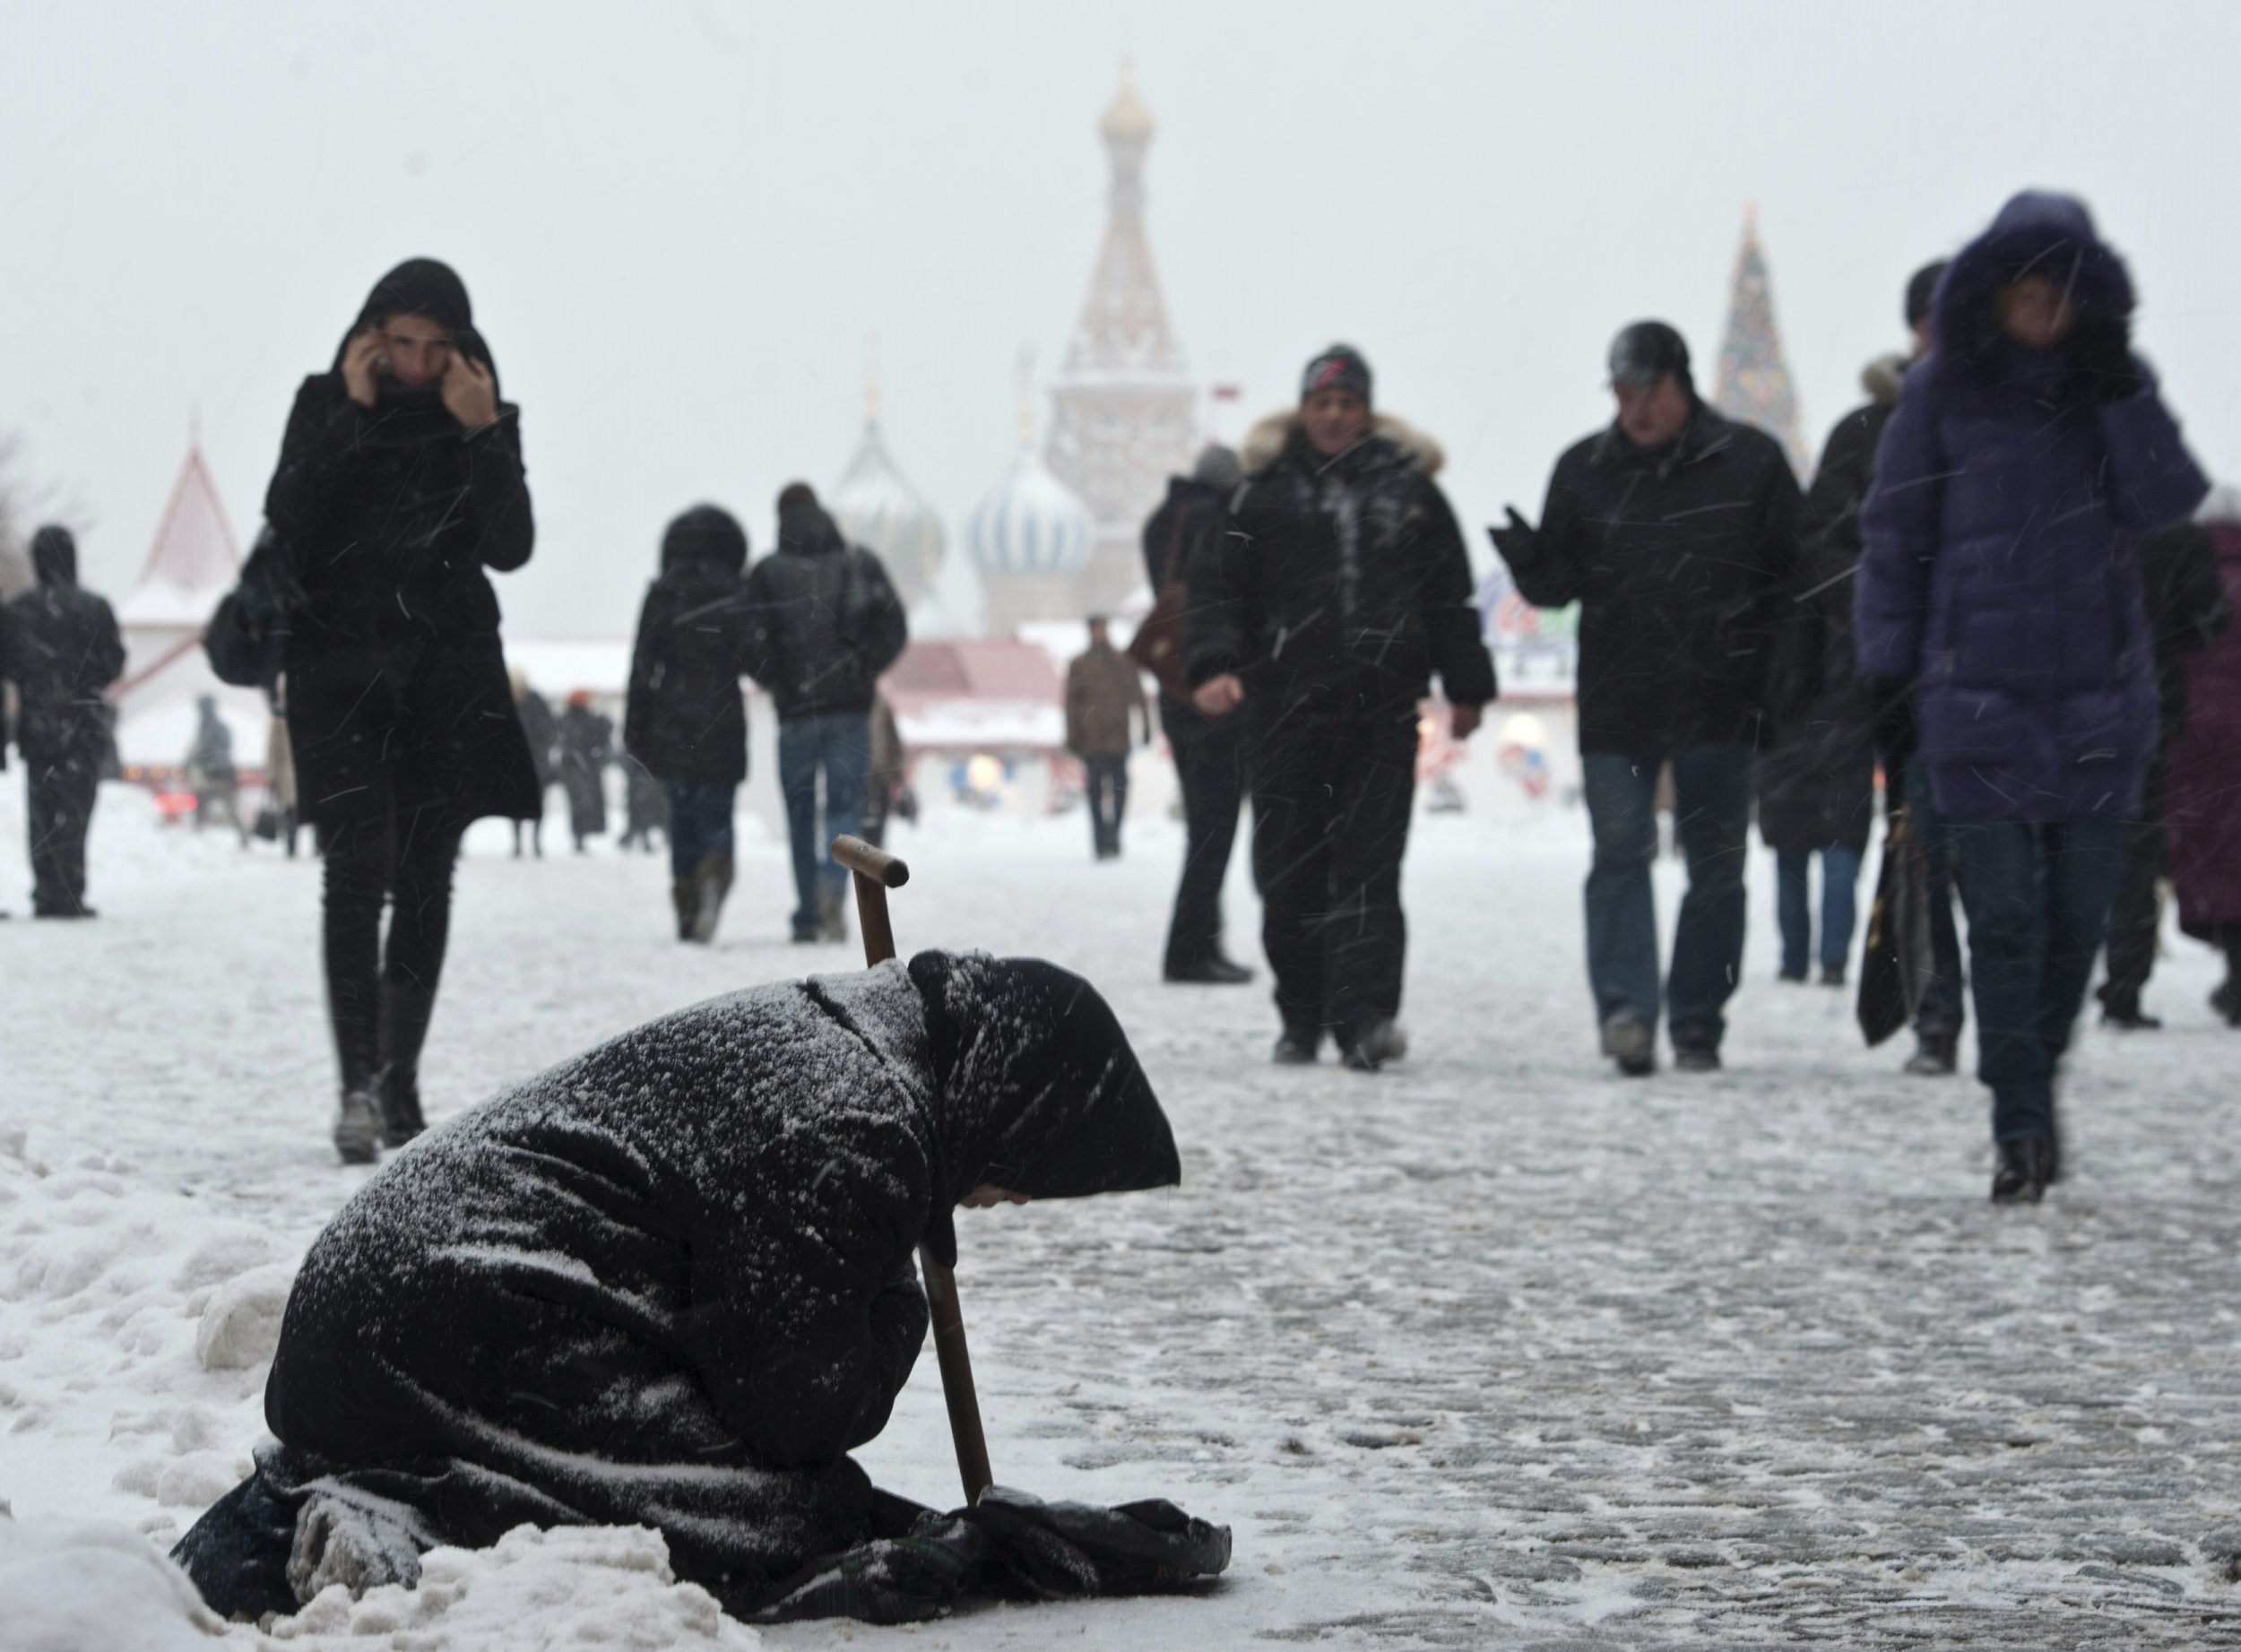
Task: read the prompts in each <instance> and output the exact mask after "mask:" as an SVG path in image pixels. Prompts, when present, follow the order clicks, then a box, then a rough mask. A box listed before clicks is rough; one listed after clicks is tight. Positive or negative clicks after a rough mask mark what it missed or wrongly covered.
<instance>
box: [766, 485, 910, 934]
mask: <svg viewBox="0 0 2241 1652" xmlns="http://www.w3.org/2000/svg"><path fill="white" fill-rule="evenodd" d="M747 597H748V610H749V612H750V613H751V614H752V615H753V616H754V631H753V637H752V642H751V646H752V648H753V650H754V653H755V663H756V670H755V680H756V681H757V682H759V683H760V684H762V686H763V687H764V688H766V689H767V690H769V692H770V696H771V699H772V701H773V702H774V704H775V705H776V706H777V709H778V789H779V791H780V792H781V793H782V794H783V796H784V798H785V801H786V833H787V836H788V837H789V838H790V839H791V840H792V847H793V882H794V893H795V895H796V897H797V901H796V904H795V906H794V911H793V938H794V939H795V940H797V941H814V940H818V939H825V940H839V939H842V938H844V936H845V934H846V932H847V931H846V924H845V921H844V918H843V917H842V910H843V907H842V902H843V899H844V895H846V893H847V889H848V874H847V872H846V871H845V870H844V869H843V868H841V867H838V866H835V865H834V864H833V862H832V860H831V858H830V856H829V854H828V852H827V851H828V848H829V845H830V844H831V843H832V840H833V839H834V838H835V837H836V836H838V835H841V834H842V833H861V831H862V830H863V810H864V773H865V770H866V769H867V767H868V766H869V765H870V761H871V725H870V718H871V696H872V695H873V693H874V692H875V691H876V689H877V688H878V681H879V676H880V673H881V672H883V671H885V670H887V667H889V666H890V665H893V664H894V663H895V662H896V658H897V656H899V655H900V654H901V653H902V652H903V644H904V642H905V641H906V640H907V638H908V636H909V634H910V627H909V624H908V622H907V620H906V619H905V618H904V613H903V603H902V600H901V599H900V598H898V597H897V596H896V594H895V587H894V585H893V584H890V583H889V581H888V579H887V570H886V569H885V568H884V567H881V566H880V565H879V558H877V557H875V556H873V555H872V554H871V552H870V551H868V550H866V549H863V548H862V547H861V546H860V545H851V544H849V543H848V541H846V540H844V539H843V538H842V537H841V531H840V529H839V528H838V527H837V526H835V524H834V522H833V519H832V517H830V516H828V515H826V513H825V510H824V507H823V506H820V505H818V499H817V494H816V492H815V491H814V490H813V489H811V488H810V487H809V483H807V482H792V483H790V484H789V485H788V486H787V487H786V488H785V489H784V490H783V492H781V493H780V494H779V496H778V549H776V550H775V551H774V552H773V553H772V554H771V555H769V556H767V557H765V558H763V559H762V560H761V561H760V562H757V564H756V565H755V566H754V567H753V568H752V569H751V570H749V572H748V576H747ZM820 779H821V780H822V781H823V783H824V789H825V808H824V822H823V824H822V826H820V825H819V824H818V782H819V781H820Z"/></svg>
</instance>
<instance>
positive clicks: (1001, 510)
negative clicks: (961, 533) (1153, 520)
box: [965, 445, 1097, 578]
mask: <svg viewBox="0 0 2241 1652" xmlns="http://www.w3.org/2000/svg"><path fill="white" fill-rule="evenodd" d="M1096 537H1097V524H1096V523H1095V521H1094V520H1093V519H1092V518H1091V516H1090V514H1089V506H1086V505H1085V504H1083V503H1082V500H1081V496H1080V495H1079V494H1077V493H1076V492H1075V491H1074V490H1073V489H1071V488H1069V487H1068V486H1067V485H1066V484H1065V483H1064V482H1062V481H1060V480H1059V479H1058V478H1057V477H1055V476H1053V475H1052V474H1051V469H1050V467H1049V466H1048V465H1046V464H1044V463H1043V455H1042V454H1040V453H1037V452H1036V451H1035V449H1034V446H1033V445H1025V446H1023V447H1021V449H1020V450H1019V454H1018V455H1017V457H1016V458H1014V459H1013V460H1012V462H1011V468H1010V469H1009V470H1008V471H1005V472H1004V475H1003V479H1002V480H999V482H998V483H997V484H996V486H995V487H994V488H992V489H990V490H989V493H988V496H987V497H985V498H983V499H982V501H981V502H980V504H978V505H977V506H973V515H971V516H970V517H968V518H967V519H966V521H965V548H966V549H968V550H970V551H971V552H972V553H973V567H975V568H977V569H978V570H979V571H980V573H981V574H982V576H983V577H985V578H1000V577H1002V576H1003V575H1008V574H1055V575H1065V576H1071V575H1076V574H1078V573H1080V572H1081V571H1082V569H1083V568H1084V567H1086V566H1087V565H1088V562H1089V553H1090V550H1091V549H1092V548H1093V546H1094V544H1095V540H1096Z"/></svg>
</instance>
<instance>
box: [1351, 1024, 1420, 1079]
mask: <svg viewBox="0 0 2241 1652" xmlns="http://www.w3.org/2000/svg"><path fill="white" fill-rule="evenodd" d="M1407 1053H1408V1034H1406V1033H1404V1032H1402V1031H1401V1029H1400V1027H1399V1025H1397V1023H1395V1022H1394V1021H1393V1020H1392V1019H1391V1018H1389V1017H1386V1018H1381V1019H1380V1020H1376V1021H1372V1022H1371V1023H1370V1025H1369V1026H1368V1027H1366V1028H1365V1029H1363V1032H1362V1033H1361V1034H1359V1035H1357V1036H1354V1037H1349V1038H1341V1039H1340V1040H1339V1041H1338V1059H1339V1060H1341V1061H1343V1062H1345V1065H1346V1066H1348V1067H1349V1068H1353V1069H1354V1071H1355V1072H1357V1073H1374V1072H1376V1071H1377V1070H1378V1068H1380V1067H1383V1066H1384V1065H1385V1064H1386V1063H1387V1062H1388V1061H1397V1060H1400V1059H1401V1057H1403V1056H1405V1055H1406V1054H1407Z"/></svg>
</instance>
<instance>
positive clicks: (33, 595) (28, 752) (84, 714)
mask: <svg viewBox="0 0 2241 1652" xmlns="http://www.w3.org/2000/svg"><path fill="white" fill-rule="evenodd" d="M31 571H32V573H33V574H34V575H36V576H37V579H38V584H34V585H33V586H32V587H31V588H30V590H29V591H25V592H20V593H19V594H18V595H17V596H16V597H15V598H14V599H13V601H10V602H9V603H8V605H7V608H6V610H4V613H0V674H4V675H5V676H6V677H7V678H8V679H10V680H12V681H13V683H14V684H15V692H16V697H17V700H18V706H17V713H16V724H15V745H16V749H17V750H18V751H20V752H22V755H23V770H24V790H25V793H26V796H27V799H28V800H29V803H30V811H29V812H30V852H31V912H32V915H33V916H35V917H39V918H91V917H92V916H93V915H94V913H93V908H91V906H88V905H87V904H86V901H85V895H86V878H85V840H86V830H87V828H88V827H89V826H91V824H92V820H93V803H94V799H95V796H96V795H97V794H98V792H99V791H100V780H101V770H102V765H103V764H104V763H105V762H106V761H107V760H108V753H109V718H108V704H107V702H106V701H104V700H103V698H102V697H101V696H102V691H103V690H104V689H106V688H108V686H109V685H110V684H111V683H113V682H115V681H116V680H117V679H118V678H119V677H121V676H123V675H124V674H125V644H124V640H123V638H122V637H120V636H118V634H117V616H116V615H115V614H114V613H112V612H110V611H109V605H108V603H107V602H106V601H102V600H101V599H100V597H98V596H96V595H94V594H93V592H91V591H88V590H86V589H84V588H83V587H82V586H81V585H80V584H78V541H76V540H75V539H74V538H73V537H72V536H71V532H70V530H69V529H67V528H63V527H56V526H52V525H49V526H48V527H44V528H41V529H39V532H36V533H34V534H33V535H32V536H31Z"/></svg>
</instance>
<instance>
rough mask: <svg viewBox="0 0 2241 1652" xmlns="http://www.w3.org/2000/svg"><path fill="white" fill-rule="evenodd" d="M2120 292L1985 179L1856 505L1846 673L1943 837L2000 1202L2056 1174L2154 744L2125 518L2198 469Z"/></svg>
mask: <svg viewBox="0 0 2241 1652" xmlns="http://www.w3.org/2000/svg"><path fill="white" fill-rule="evenodd" d="M2132 313H2133V286H2132V281H2131V278H2130V277H2129V276H2128V275H2127V274H2126V272H2125V270H2124V264H2123V263H2122V262H2121V261H2120V260H2119V259H2118V257H2117V255H2116V252H2115V251H2114V250H2113V249H2112V248H2110V247H2109V246H2108V245H2107V243H2106V242H2104V241H2103V240H2102V239H2101V238H2100V237H2099V236H2098V234H2097V233H2096V232H2095V230H2094V227H2093V221H2092V219H2091V217H2090V215H2089V214H2088V213H2087V212H2086V209H2085V207H2084V205H2083V204H2082V203H2081V202H2078V201H2076V200H2074V199H2072V198H2071V197H2069V196H2066V195H2049V194H2044V193H2040V192H2038V191H2027V192H2025V193H2024V194H2021V195H2017V196H2015V197H2014V198H2013V199H2012V200H2011V201H2009V202H2008V203H2007V204H2006V205H2005V206H2003V208H2001V210H2000V213H1999V216H1998V217H1997V218H1995V219H1994V221H1993V222H1992V226H1991V228H1989V229H1986V231H1985V232H1984V234H1982V235H1981V236H1979V237H1978V238H1977V239H1976V240H1975V241H1973V242H1972V243H1970V245H1969V246H1968V247H1966V248H1965V249H1963V251H1962V252H1961V253H1960V255H1958V256H1957V257H1956V258H1955V259H1954V260H1953V262H1952V264H1951V266H1950V267H1949V268H1948V269H1947V270H1946V272H1945V276H1944V279H1943V280H1942V281H1940V282H1939V283H1938V289H1937V298H1936V326H1937V349H1936V350H1934V351H1933V352H1932V353H1931V355H1930V357H1929V359H1927V360H1925V362H1923V363H1922V364H1921V365H1920V366H1919V367H1917V368H1916V369H1915V370H1914V371H1913V372H1911V373H1909V374H1908V376H1907V381H1906V386H1905V388H1904V389H1903V390H1902V391H1901V392H1900V394H1899V409H1898V411H1896V412H1895V413H1893V414H1892V415H1891V423H1890V424H1889V426H1888V427H1886V428H1885V429H1884V432H1883V441H1882V449H1881V452H1880V454H1879V455H1878V458H1877V462H1876V476H1875V485H1874V489H1873V492H1871V493H1870V494H1869V495H1868V499H1867V503H1866V505H1865V507H1863V509H1862V511H1861V526H1862V531H1863V534H1864V538H1865V550H1864V551H1863V553H1862V555H1861V558H1860V573H1859V581H1858V584H1859V591H1858V597H1857V613H1856V633H1857V638H1858V648H1859V669H1860V673H1861V675H1862V677H1863V678H1864V679H1867V681H1868V683H1869V687H1870V689H1871V692H1872V693H1873V696H1875V698H1876V701H1877V704H1878V705H1879V708H1880V710H1879V722H1881V724H1882V729H1881V732H1880V735H1879V738H1880V740H1881V741H1882V745H1883V748H1884V759H1885V765H1886V767H1887V769H1888V768H1895V767H1897V766H1899V759H1900V758H1901V757H1902V756H1903V754H1904V753H1905V752H1906V751H1907V750H1908V749H1909V748H1914V747H1916V746H1917V745H1918V747H1919V750H1920V754H1921V757H1922V760H1923V764H1924V766H1925V769H1926V770H1927V772H1928V776H1929V783H1930V789H1931V791H1932V793H1933V795H1934V799H1935V801H1936V804H1937V809H1938V813H1939V814H1940V815H1941V816H1942V817H1943V818H1944V820H1945V822H1946V824H1947V829H1948V832H1949V833H1950V835H1951V843H1952V845H1953V855H1954V863H1955V867H1956V869H1957V875H1958V877H1959V878H1960V890H1961V900H1962V903H1963V904H1964V905H1965V906H1966V907H1967V909H1968V954H1969V973H1970V976H1971V982H1970V985H1971V987H1972V989H1973V990H1974V994H1975V998H1976V1001H1977V1043H1978V1051H1979V1061H1978V1067H1977V1073H1978V1077H1981V1078H1982V1079H1983V1080H1984V1082H1985V1084H1986V1085H1987V1086H1989V1087H1990V1089H1991V1091H1992V1097H1993V1103H1992V1134H1993V1139H1994V1142H1995V1144H1996V1145H1997V1149H1998V1151H1997V1163H1996V1164H1995V1167H1994V1172H1993V1180H1992V1197H1993V1198H1994V1201H1995V1202H2000V1203H2010V1202H2028V1203H2036V1202H2037V1201H2038V1199H2039V1198H2041V1197H2042V1196H2043V1195H2044V1193H2045V1191H2046V1188H2047V1186H2048V1185H2049V1184H2051V1183H2052V1182H2054V1181H2056V1180H2057V1178H2058V1177H2059V1176H2060V1174H2061V1169H2062V1161H2061V1154H2060V1151H2059V1147H2058V1145H2057V1144H2058V1135H2057V1130H2056V1122H2055V1066H2056V1064H2057V1062H2058V1061H2059V1060H2060V1059H2061V1057H2062V1053H2063V1051H2064V1049H2065V1048H2066V1047H2067V1046H2068V1043H2069V1041H2070V1034H2071V1031H2072V1026H2073V1025H2074V1024H2075V1022H2076V1019H2077V1014H2078V1007H2079V1004H2080V1003H2081V1000H2082V999H2083V998H2084V996H2085V989H2086V984H2087V982H2088V980H2089V978H2090V973H2091V971H2092V967H2093V958H2094V955H2095V954H2096V953H2097V952H2098V951H2099V950H2100V946H2101V939H2102V936H2103V932H2104V930H2105V929H2106V927H2107V922H2108V915H2109V907H2110V904H2111V902H2112V901H2113V900H2114V898H2115V896H2116V885H2117V878H2118V874H2119V871H2120V869H2121V866H2122V861H2123V852H2124V823H2125V821H2127V820H2128V819H2131V818H2133V817H2135V816H2136V815H2137V813H2138V811H2139V809H2140V803H2141V789H2142V783H2143V781H2144V780H2145V778H2146V775H2147V770H2148V765H2149V761H2150V757H2152V755H2153V753H2154V751H2155V748H2156V678H2155V656H2154V650H2153V647H2152V645H2151V639H2150V636H2149V628H2148V621H2147V616H2146V613H2145V610H2144V607H2143V604H2142V601H2141V581H2140V567H2139V561H2138V558H2137V557H2136V555H2135V554H2134V551H2135V544H2136V540H2137V536H2138V535H2139V534H2141V533H2143V532H2151V531H2153V530H2155V529H2157V528H2160V527H2163V526H2166V525H2167V524H2169V523H2174V522H2176V521H2178V520H2180V519H2181V518H2183V517H2185V515H2187V514H2188V513H2189V512H2191V511H2192V510H2193V508H2194V506H2195V505H2196V504H2197V503H2198V502H2199V501H2200V500H2201V499H2202V496H2203V495H2204V493H2206V492H2207V491H2208V489H2209V484H2208V482H2207V481H2206V480H2204V479H2203V476H2202V471H2200V470H2199V469H2198V468H2197V467H2196V466H2195V463H2194V462H2193V459H2192V458H2191V457H2190V456H2189V455H2188V454H2187V451H2186V448H2185V444H2184V443H2183V442H2182V441H2181V440H2180V437H2179V431H2178V426H2177V425H2176V422H2175V421H2174V420H2173V419H2172V418H2171V415H2170V413H2169V412H2168V411H2167V410H2166V409H2165V407H2164V405H2163V402H2162V399H2161V397H2160V396H2159V394H2157V392H2156V387H2155V382H2154V379H2153V377H2152V376H2150V373H2149V371H2148V368H2146V367H2145V366H2144V365H2143V364H2142V363H2141V361H2140V359H2138V358H2137V357H2136V356H2134V355H2133V351H2132Z"/></svg>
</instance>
